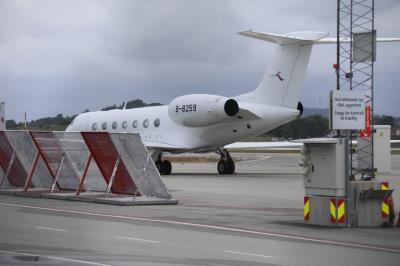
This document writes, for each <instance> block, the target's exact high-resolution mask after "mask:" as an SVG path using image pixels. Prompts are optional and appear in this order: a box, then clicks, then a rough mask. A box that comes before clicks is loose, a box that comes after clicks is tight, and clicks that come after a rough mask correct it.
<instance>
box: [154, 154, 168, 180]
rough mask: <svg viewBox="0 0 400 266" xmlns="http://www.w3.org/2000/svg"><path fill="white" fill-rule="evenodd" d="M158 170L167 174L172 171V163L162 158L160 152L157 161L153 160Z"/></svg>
mask: <svg viewBox="0 0 400 266" xmlns="http://www.w3.org/2000/svg"><path fill="white" fill-rule="evenodd" d="M155 165H156V167H157V170H158V172H160V174H162V175H169V174H171V172H172V164H171V162H170V161H168V160H163V159H162V153H160V155H159V156H158V159H157V161H156V162H155Z"/></svg>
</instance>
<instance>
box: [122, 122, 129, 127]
mask: <svg viewBox="0 0 400 266" xmlns="http://www.w3.org/2000/svg"><path fill="white" fill-rule="evenodd" d="M127 127H128V121H124V122H122V128H123V129H126V128H127Z"/></svg>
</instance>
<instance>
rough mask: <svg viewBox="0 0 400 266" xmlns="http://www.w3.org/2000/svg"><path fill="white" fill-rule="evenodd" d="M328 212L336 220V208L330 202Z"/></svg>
mask: <svg viewBox="0 0 400 266" xmlns="http://www.w3.org/2000/svg"><path fill="white" fill-rule="evenodd" d="M330 212H331V215H332V217H333V218H335V220H336V206H335V204H333V203H332V201H331V202H330Z"/></svg>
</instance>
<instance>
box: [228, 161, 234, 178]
mask: <svg viewBox="0 0 400 266" xmlns="http://www.w3.org/2000/svg"><path fill="white" fill-rule="evenodd" d="M226 163H227V165H228V167H227V172H226V174H230V175H231V174H233V173H235V162H234V161H232V160H229V161H227V162H226Z"/></svg>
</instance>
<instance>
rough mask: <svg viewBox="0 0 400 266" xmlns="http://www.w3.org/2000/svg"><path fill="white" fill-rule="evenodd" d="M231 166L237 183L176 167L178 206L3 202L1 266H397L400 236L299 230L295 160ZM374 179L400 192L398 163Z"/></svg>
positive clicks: (274, 158)
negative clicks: (389, 172)
mask: <svg viewBox="0 0 400 266" xmlns="http://www.w3.org/2000/svg"><path fill="white" fill-rule="evenodd" d="M233 156H234V159H235V160H236V161H237V164H236V166H237V167H236V169H237V173H236V174H235V175H232V176H229V175H218V174H216V162H205V163H175V164H174V165H173V166H174V172H173V174H172V175H170V176H165V177H164V181H165V182H166V184H167V186H168V188H169V189H170V191H171V193H172V194H173V196H174V197H175V198H177V199H178V200H179V202H180V203H179V205H173V206H134V207H122V206H110V205H103V204H94V203H84V202H71V201H62V200H51V199H35V198H21V197H11V196H0V265H338V264H342V265H385V264H387V265H398V264H399V261H400V228H399V227H396V228H327V227H319V226H309V225H304V224H303V195H304V189H303V187H302V176H301V169H300V168H299V167H298V160H299V155H298V154H290V153H289V154H268V153H260V154H256V153H251V154H240V153H237V154H233ZM378 178H379V179H385V180H388V181H389V182H390V186H391V187H392V188H395V189H397V190H399V189H400V182H399V181H400V155H393V156H392V173H391V174H390V175H385V176H379V177H378ZM394 198H395V205H396V206H395V207H396V209H397V212H398V209H399V207H400V206H399V204H400V203H399V200H398V199H399V194H398V191H395V194H394Z"/></svg>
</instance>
